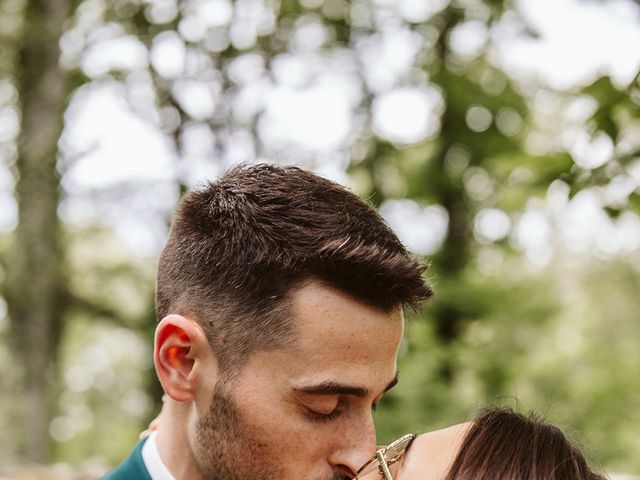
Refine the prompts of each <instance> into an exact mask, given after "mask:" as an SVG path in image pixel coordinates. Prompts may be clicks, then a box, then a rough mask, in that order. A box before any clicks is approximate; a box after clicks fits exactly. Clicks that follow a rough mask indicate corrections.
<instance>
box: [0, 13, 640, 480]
mask: <svg viewBox="0 0 640 480" xmlns="http://www.w3.org/2000/svg"><path fill="white" fill-rule="evenodd" d="M639 72H640V3H639V2H638V1H632V0H601V1H596V0H590V1H588V0H513V1H507V0H504V1H501V0H450V1H449V0H352V1H346V0H280V1H278V0H235V1H231V0H182V1H177V0H50V1H46V0H0V384H1V387H0V475H1V474H2V473H3V472H5V473H6V472H7V471H9V470H10V469H11V468H13V467H12V466H16V465H22V464H34V463H36V464H47V463H64V464H67V465H71V466H72V467H69V468H74V469H80V470H84V471H87V472H100V471H103V470H104V469H105V468H106V467H108V466H112V465H114V464H116V463H118V462H119V461H120V460H121V459H123V458H124V457H125V456H126V455H127V453H128V452H129V450H130V449H131V447H132V446H133V445H134V444H135V442H136V439H137V435H138V433H139V432H140V431H141V430H142V429H143V428H144V426H145V425H146V424H147V422H148V421H149V420H150V419H151V418H152V417H153V416H154V414H155V413H156V412H157V411H158V409H159V399H160V396H161V392H160V390H159V386H158V384H157V382H156V380H155V374H154V372H153V369H152V363H151V360H152V359H151V348H152V347H151V340H152V332H153V329H154V324H155V318H154V313H153V285H154V269H155V261H156V258H157V255H158V253H159V251H160V249H161V247H162V244H163V242H164V240H165V238H166V235H167V229H168V224H169V220H170V216H171V213H172V211H173V210H174V208H175V206H176V204H177V202H178V199H179V198H180V195H181V194H182V193H184V192H185V191H186V190H187V189H190V188H193V187H194V186H197V185H198V184H199V183H202V182H204V181H205V180H207V179H215V178H216V177H217V176H218V175H219V174H220V173H221V172H222V171H224V170H225V169H226V168H228V167H230V166H231V165H234V164H236V163H238V162H246V163H253V162H274V163H283V164H296V165H300V166H302V167H305V168H309V169H313V170H314V171H316V172H318V173H319V174H321V175H323V176H326V177H328V178H331V179H333V180H336V181H338V182H340V183H342V184H344V185H347V186H349V187H350V188H351V189H352V190H353V191H355V192H356V193H357V194H359V195H361V196H362V197H364V198H366V199H367V200H368V201H369V202H371V203H372V204H373V205H375V206H376V207H378V208H379V209H380V211H381V213H382V214H383V216H384V217H385V218H386V220H387V221H388V222H389V224H390V225H391V226H392V227H393V228H394V230H395V231H396V232H397V234H398V235H399V236H400V238H401V239H402V240H403V242H404V243H405V244H406V245H407V246H408V248H409V249H410V250H411V251H413V252H414V253H415V254H417V255H420V256H425V257H426V258H428V259H429V261H430V262H431V267H430V269H429V272H428V276H429V278H430V279H431V281H432V283H433V284H434V286H435V290H436V297H435V299H434V300H433V301H432V302H431V303H430V305H429V307H428V308H427V309H426V310H425V311H424V312H423V313H421V314H420V315H417V316H416V315H414V316H413V317H412V318H411V319H410V324H409V328H408V335H407V339H406V341H405V343H404V345H403V349H402V358H401V382H400V385H399V386H398V387H397V389H395V390H394V391H393V393H390V394H389V395H388V397H387V398H386V399H385V400H384V402H383V404H382V405H381V406H380V408H379V409H378V411H377V413H376V421H377V425H378V428H379V437H380V438H379V441H380V442H385V441H389V440H391V439H392V438H394V437H395V436H398V435H400V434H402V433H405V432H407V431H420V430H429V429H434V428H440V427H443V426H445V425H449V424H453V423H458V422H460V421H463V420H465V419H468V418H469V417H470V416H472V415H473V413H474V412H475V411H476V409H477V408H479V407H481V406H483V405H486V404H487V403H492V402H493V403H495V402H498V403H507V404H510V405H518V406H519V407H521V408H524V409H529V408H533V409H536V410H538V411H540V412H541V413H542V414H544V415H545V416H546V417H547V418H548V419H550V420H551V421H553V422H557V423H559V424H560V425H562V426H563V427H564V428H565V429H566V430H567V431H568V432H570V433H571V434H572V436H573V437H574V438H576V439H577V440H578V441H579V443H580V444H581V445H582V446H584V447H585V449H586V450H587V452H588V453H589V455H590V457H591V458H592V459H593V460H594V462H595V463H596V464H597V465H601V466H602V467H603V468H605V469H606V470H607V471H609V472H624V473H629V474H640V456H638V454H637V452H638V445H640V374H639V373H640V317H639V312H640V308H639V301H640V300H639V299H640V218H639V216H638V215H639V213H640V196H639V193H640V77H639V75H638V74H639ZM57 468H63V467H60V466H59V467H57ZM101 469H102V470H101ZM62 471H63V472H67V473H66V474H65V473H63V474H61V475H62V477H60V478H71V476H70V474H69V473H68V472H69V470H64V469H63V470H62ZM64 475H68V476H66V477H65V476H64Z"/></svg>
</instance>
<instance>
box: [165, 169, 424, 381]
mask: <svg viewBox="0 0 640 480" xmlns="http://www.w3.org/2000/svg"><path fill="white" fill-rule="evenodd" d="M424 270H425V266H424V264H422V263H421V262H420V261H418V260H416V259H414V258H412V257H411V255H409V253H408V252H407V250H406V249H405V248H404V246H403V245H402V243H401V242H400V241H399V240H398V238H397V237H396V235H395V234H394V233H393V231H392V230H391V229H390V228H389V227H388V225H387V224H386V223H385V222H384V220H383V219H382V218H381V217H380V215H378V213H377V212H376V211H375V210H374V209H373V208H372V207H370V206H369V205H367V204H366V203H364V202H363V201H362V200H360V199H359V198H358V197H357V196H356V195H354V194H353V193H351V192H349V191H348V190H347V189H345V188H344V187H342V186H340V185H338V184H336V183H333V182H331V181H329V180H326V179H323V178H321V177H318V176H317V175H314V174H312V173H310V172H307V171H304V170H301V169H299V168H296V167H279V166H274V165H265V164H261V165H254V166H241V167H236V168H233V169H232V170H229V171H228V172H227V173H226V174H224V175H223V176H222V177H221V178H220V179H219V180H218V181H216V182H214V183H209V184H208V185H206V186H205V187H204V188H201V189H198V190H196V191H193V192H191V193H188V194H187V195H185V197H184V198H183V200H182V202H181V203H180V206H179V207H178V210H177V212H176V215H175V217H174V219H173V223H172V227H171V233H170V235H169V240H168V242H167V244H166V246H165V248H164V250H163V252H162V255H161V256H160V260H159V265H158V280H157V289H156V314H157V316H158V319H159V320H160V319H162V318H164V317H165V316H166V315H168V314H170V313H177V314H181V315H185V316H192V317H195V319H196V320H197V321H198V322H199V324H200V325H201V326H202V328H203V330H204V332H205V333H206V335H207V337H208V340H209V342H210V343H211V345H212V347H213V348H214V351H215V352H216V354H217V356H218V361H219V362H220V368H221V370H222V371H225V370H226V369H229V368H231V369H233V367H238V366H240V365H241V364H242V363H243V361H244V360H246V359H247V357H248V356H249V355H250V354H251V353H252V352H254V351H258V350H266V349H275V348H280V347H282V346H284V345H286V344H287V343H288V342H290V341H292V340H293V337H294V333H293V329H292V328H291V315H290V314H289V312H288V308H287V307H288V301H287V300H288V296H289V295H290V294H291V293H292V291H294V290H295V289H296V288H298V287H300V286H301V285H303V284H304V282H306V281H309V280H317V281H319V282H322V283H324V284H326V285H329V286H332V287H334V288H337V289H339V290H341V291H343V292H345V293H347V294H349V295H351V296H352V297H354V298H355V299H357V300H359V301H362V302H364V303H367V304H370V305H372V306H375V307H377V308H379V309H382V310H384V311H389V310H391V309H393V308H396V307H399V306H409V307H412V308H416V307H417V306H418V305H419V304H420V303H421V302H422V301H423V300H426V299H427V298H429V297H430V296H431V289H430V288H429V286H428V285H427V284H426V283H425V281H424V279H423V277H422V274H423V272H424Z"/></svg>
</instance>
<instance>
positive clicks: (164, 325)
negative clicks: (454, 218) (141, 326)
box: [153, 315, 217, 402]
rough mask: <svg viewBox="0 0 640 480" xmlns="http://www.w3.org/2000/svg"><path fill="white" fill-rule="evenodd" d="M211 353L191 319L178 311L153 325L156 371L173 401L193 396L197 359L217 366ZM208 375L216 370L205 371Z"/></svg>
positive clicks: (181, 400)
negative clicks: (154, 330)
mask: <svg viewBox="0 0 640 480" xmlns="http://www.w3.org/2000/svg"><path fill="white" fill-rule="evenodd" d="M212 353H213V352H212V351H211V348H210V346H209V342H208V341H207V337H206V335H205V333H204V332H203V331H202V328H201V327H200V325H198V324H197V322H195V321H194V320H190V319H188V318H186V317H183V316H182V315H168V316H166V317H165V318H163V319H162V320H161V321H160V323H159V324H158V326H157V327H156V335H155V341H154V349H153V361H154V363H155V367H156V373H157V374H158V378H159V379H160V383H161V384H162V388H163V389H164V391H165V393H166V394H167V395H169V397H171V398H172V399H173V400H175V401H177V402H186V401H189V400H192V399H193V398H194V396H195V393H196V387H197V381H198V376H197V375H196V374H195V370H196V368H195V367H196V364H197V363H200V364H205V365H204V366H208V368H209V369H211V368H214V369H216V370H217V362H215V360H214V356H213V355H212ZM205 360H207V362H205ZM207 363H208V364H209V365H206V364H207ZM201 368H202V365H201ZM198 370H199V369H198ZM209 375H210V377H209V378H213V377H215V376H217V371H216V372H211V371H209Z"/></svg>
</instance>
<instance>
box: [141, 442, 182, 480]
mask: <svg viewBox="0 0 640 480" xmlns="http://www.w3.org/2000/svg"><path fill="white" fill-rule="evenodd" d="M156 436H157V432H152V433H151V435H150V436H149V438H148V439H147V441H146V442H144V445H143V446H142V460H143V461H144V466H145V467H147V471H148V472H149V475H150V476H151V479H152V480H176V479H175V477H174V476H173V475H171V472H170V471H169V469H168V468H167V466H166V465H165V464H164V462H163V461H162V459H161V458H160V453H159V452H158V445H157V444H156Z"/></svg>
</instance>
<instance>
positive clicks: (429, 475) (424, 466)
mask: <svg viewBox="0 0 640 480" xmlns="http://www.w3.org/2000/svg"><path fill="white" fill-rule="evenodd" d="M470 427H471V423H470V422H468V423H460V424H457V425H453V426H451V427H447V428H443V429H441V430H436V431H433V432H427V433H423V434H421V435H418V437H417V438H416V439H415V440H414V442H413V443H412V445H411V448H410V449H409V451H408V452H407V454H406V455H405V458H404V461H403V462H402V466H401V468H400V471H399V472H398V480H418V479H420V480H440V479H444V478H446V476H447V472H448V471H449V467H450V466H451V464H452V462H453V460H454V459H455V457H456V455H457V454H458V451H459V450H460V446H461V445H462V441H463V440H464V437H465V435H466V434H467V432H468V431H469V428H470Z"/></svg>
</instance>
